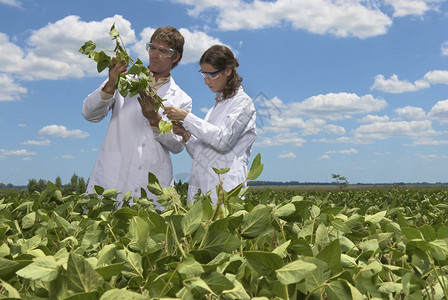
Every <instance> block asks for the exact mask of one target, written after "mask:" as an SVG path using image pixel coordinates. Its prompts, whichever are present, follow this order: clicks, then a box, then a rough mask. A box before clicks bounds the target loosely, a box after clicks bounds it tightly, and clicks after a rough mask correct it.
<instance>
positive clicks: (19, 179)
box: [0, 0, 448, 185]
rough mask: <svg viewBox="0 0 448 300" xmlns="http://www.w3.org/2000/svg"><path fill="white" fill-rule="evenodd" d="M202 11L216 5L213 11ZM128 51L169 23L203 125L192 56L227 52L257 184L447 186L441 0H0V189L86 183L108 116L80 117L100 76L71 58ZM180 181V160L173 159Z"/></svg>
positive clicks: (447, 91)
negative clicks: (120, 45) (251, 113)
mask: <svg viewBox="0 0 448 300" xmlns="http://www.w3.org/2000/svg"><path fill="white" fill-rule="evenodd" d="M211 3H213V4H211ZM113 22H115V24H116V27H117V29H118V30H119V32H120V34H121V36H122V37H123V38H124V42H125V43H126V47H127V49H128V50H129V52H130V53H131V55H132V56H133V57H134V58H136V57H139V58H141V59H142V60H143V61H144V62H145V63H147V61H148V57H147V54H146V53H145V50H144V45H145V42H146V41H147V40H148V39H149V37H150V36H151V34H152V32H153V31H154V29H155V28H157V27H159V26H165V25H171V26H174V27H176V28H178V29H179V30H180V31H181V32H182V34H183V35H184V36H185V39H186V44H185V53H184V58H183V61H182V63H181V64H180V65H179V66H178V67H176V68H175V69H174V70H173V73H172V74H173V75H174V78H175V80H176V82H177V83H178V84H179V85H180V86H181V87H183V89H184V90H185V91H186V92H187V93H188V94H189V95H190V96H191V97H192V99H193V113H195V114H196V115H198V116H200V117H204V116H205V112H206V111H207V108H208V107H211V106H212V105H213V102H214V95H213V94H212V93H211V92H210V91H209V89H208V88H207V87H206V86H205V85H204V83H203V80H202V77H201V76H200V75H199V74H198V72H197V70H198V68H199V67H198V60H199V57H200V56H201V54H202V53H203V51H205V50H206V49H207V48H208V47H209V46H211V45H213V44H217V43H221V44H225V45H227V46H229V47H230V48H231V49H232V50H233V51H234V52H235V54H236V56H237V57H238V59H239V62H240V68H239V72H240V74H241V75H242V77H243V84H244V88H245V91H246V92H247V94H248V95H249V96H251V97H252V98H253V100H254V103H255V106H256V108H257V113H258V121H257V125H258V138H257V140H256V143H255V145H254V146H253V148H252V154H253V155H252V158H253V157H255V155H256V154H257V153H260V154H261V156H262V162H263V163H264V165H265V167H264V172H263V174H262V175H261V176H260V177H259V180H272V181H300V182H316V181H319V182H331V181H333V179H332V177H331V175H332V174H339V175H341V176H345V177H346V178H347V179H348V181H349V182H350V183H383V182H385V183H395V182H432V183H435V182H448V135H447V133H448V30H447V28H448V4H447V1H443V0H383V1H380V0H332V1H331V0H313V1H308V0H277V1H242V0H227V1H199V0H196V1H195V0H171V1H155V0H130V1H85V0H78V1H61V0H26V1H25V0H0V53H1V55H0V132H1V140H0V182H2V183H12V184H16V185H26V184H27V183H28V180H29V179H30V178H36V179H40V178H43V179H46V180H51V181H54V179H55V178H56V177H57V176H60V177H61V179H62V181H63V182H64V183H66V182H68V181H69V180H70V177H71V176H72V175H73V174H74V173H76V174H77V175H78V176H82V177H84V178H85V179H88V177H89V176H90V172H91V169H92V167H93V165H94V162H95V159H96V156H97V154H98V152H97V151H98V149H99V148H100V146H101V143H102V141H103V138H104V135H105V132H106V129H107V125H108V120H103V121H102V122H100V123H97V124H94V123H90V122H88V121H86V120H85V119H84V118H83V117H82V115H81V106H82V101H83V100H84V98H85V97H86V96H87V95H88V94H89V93H90V92H92V91H93V90H95V89H96V88H97V86H98V85H99V84H100V83H101V82H102V81H103V80H104V79H105V78H106V76H107V74H106V72H103V73H101V74H98V73H97V71H96V65H95V64H94V63H93V62H92V61H90V60H89V59H88V58H87V57H85V56H83V55H81V54H80V53H78V49H79V47H80V46H82V45H83V44H84V42H86V41H88V40H93V41H95V42H101V43H104V44H106V45H110V39H109V36H108V33H109V29H110V27H111V25H112V23H113ZM173 163H174V174H175V175H176V178H177V179H185V178H186V176H187V174H188V172H189V170H190V166H191V159H190V157H189V156H188V154H187V153H186V152H185V151H184V152H183V153H181V154H177V155H173Z"/></svg>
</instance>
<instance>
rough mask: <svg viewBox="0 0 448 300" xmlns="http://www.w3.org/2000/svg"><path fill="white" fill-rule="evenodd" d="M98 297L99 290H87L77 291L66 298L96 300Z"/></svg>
mask: <svg viewBox="0 0 448 300" xmlns="http://www.w3.org/2000/svg"><path fill="white" fill-rule="evenodd" d="M96 299H98V292H97V291H95V292H86V293H77V294H74V295H71V296H68V297H66V298H64V300H96Z"/></svg>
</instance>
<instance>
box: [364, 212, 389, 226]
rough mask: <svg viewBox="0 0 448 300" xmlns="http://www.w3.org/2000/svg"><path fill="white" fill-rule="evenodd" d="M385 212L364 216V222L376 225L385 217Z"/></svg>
mask: <svg viewBox="0 0 448 300" xmlns="http://www.w3.org/2000/svg"><path fill="white" fill-rule="evenodd" d="M386 214H387V211H380V212H378V213H376V214H374V215H366V216H365V219H364V220H365V222H370V223H372V224H378V223H379V222H381V221H382V220H383V219H384V217H385V216H386Z"/></svg>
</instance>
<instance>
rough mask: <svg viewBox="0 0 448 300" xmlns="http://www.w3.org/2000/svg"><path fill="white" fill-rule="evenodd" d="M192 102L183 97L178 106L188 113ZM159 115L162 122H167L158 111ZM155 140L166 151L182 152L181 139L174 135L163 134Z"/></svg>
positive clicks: (188, 98)
mask: <svg viewBox="0 0 448 300" xmlns="http://www.w3.org/2000/svg"><path fill="white" fill-rule="evenodd" d="M191 107H192V102H191V98H190V97H185V99H184V101H183V102H182V104H181V105H180V106H179V108H181V109H184V110H186V111H188V112H190V111H191ZM160 114H161V115H162V119H163V120H164V121H169V119H168V118H167V117H166V116H165V115H163V113H162V111H160ZM155 139H156V140H157V141H158V142H160V143H161V144H162V145H163V146H164V147H165V148H166V149H168V151H170V152H172V153H174V154H177V153H179V152H181V151H182V150H184V143H183V142H182V137H181V136H179V135H177V134H174V133H164V134H158V135H155Z"/></svg>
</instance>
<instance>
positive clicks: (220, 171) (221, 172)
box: [212, 167, 230, 175]
mask: <svg viewBox="0 0 448 300" xmlns="http://www.w3.org/2000/svg"><path fill="white" fill-rule="evenodd" d="M212 169H213V171H215V173H216V174H220V175H221V174H226V173H227V172H229V171H230V168H221V169H217V168H215V167H212Z"/></svg>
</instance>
